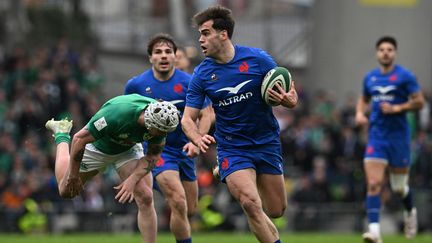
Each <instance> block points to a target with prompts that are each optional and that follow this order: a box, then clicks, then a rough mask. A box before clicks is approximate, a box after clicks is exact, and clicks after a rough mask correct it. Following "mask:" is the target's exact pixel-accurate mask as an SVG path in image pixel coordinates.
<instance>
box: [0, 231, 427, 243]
mask: <svg viewBox="0 0 432 243" xmlns="http://www.w3.org/2000/svg"><path fill="white" fill-rule="evenodd" d="M281 240H282V242H285V243H287V242H292V243H312V242H313V243H315V242H317V243H347V242H349V243H350V242H362V240H361V234H335V233H292V234H290V233H284V234H282V235H281ZM383 240H384V242H391V243H399V242H400V243H402V242H410V243H417V242H418V243H426V242H428V243H430V242H432V234H420V235H419V236H417V238H415V239H413V240H410V241H407V240H406V239H405V238H404V237H403V236H402V235H384V237H383ZM0 242H5V243H35V242H37V243H118V242H120V243H137V242H140V237H139V235H137V234H107V233H100V234H65V235H49V234H39V235H18V234H14V235H8V234H0ZM157 242H158V243H173V242H175V240H174V238H173V236H172V235H171V234H169V233H159V234H158V241H157ZM193 242H194V243H230V242H233V243H250V242H258V241H257V240H256V239H255V237H254V236H253V235H252V234H246V233H238V234H237V233H194V234H193Z"/></svg>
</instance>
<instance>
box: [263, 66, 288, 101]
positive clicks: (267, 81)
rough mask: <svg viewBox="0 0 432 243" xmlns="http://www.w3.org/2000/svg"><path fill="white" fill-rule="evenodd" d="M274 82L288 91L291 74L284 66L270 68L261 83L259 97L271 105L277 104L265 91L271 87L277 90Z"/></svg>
mask: <svg viewBox="0 0 432 243" xmlns="http://www.w3.org/2000/svg"><path fill="white" fill-rule="evenodd" d="M276 83H279V85H280V86H281V87H282V88H283V89H284V90H285V92H288V91H289V90H290V88H291V74H290V72H289V71H288V69H286V68H284V67H276V68H273V69H272V70H270V71H269V72H268V73H267V74H266V76H265V77H264V79H263V80H262V83H261V97H262V99H263V100H264V102H265V103H267V104H268V105H271V106H276V105H277V104H276V103H275V102H273V101H271V100H270V99H269V94H268V93H267V90H268V89H273V90H274V91H276V92H279V91H278V89H277V87H276V86H275V85H276Z"/></svg>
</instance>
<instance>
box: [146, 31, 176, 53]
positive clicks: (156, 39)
mask: <svg viewBox="0 0 432 243" xmlns="http://www.w3.org/2000/svg"><path fill="white" fill-rule="evenodd" d="M159 43H166V44H167V45H168V46H171V47H172V48H173V49H174V53H176V51H177V45H176V43H175V42H174V39H173V38H172V37H171V36H170V35H169V34H166V33H159V34H156V35H154V36H153V37H152V38H150V40H149V42H148V44H147V54H148V55H149V56H151V55H152V53H153V47H154V46H155V45H156V44H159Z"/></svg>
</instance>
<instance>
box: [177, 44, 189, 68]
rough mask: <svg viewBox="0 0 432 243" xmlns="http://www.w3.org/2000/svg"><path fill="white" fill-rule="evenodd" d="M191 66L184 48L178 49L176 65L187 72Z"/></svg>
mask: <svg viewBox="0 0 432 243" xmlns="http://www.w3.org/2000/svg"><path fill="white" fill-rule="evenodd" d="M189 66H190V60H189V58H188V57H187V56H186V53H185V52H184V51H183V50H180V49H177V52H176V61H175V67H176V68H178V69H180V70H182V71H185V72H187V71H188V69H189Z"/></svg>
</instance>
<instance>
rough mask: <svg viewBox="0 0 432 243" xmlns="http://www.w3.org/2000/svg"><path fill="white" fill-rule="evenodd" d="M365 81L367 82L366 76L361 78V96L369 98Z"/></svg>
mask: <svg viewBox="0 0 432 243" xmlns="http://www.w3.org/2000/svg"><path fill="white" fill-rule="evenodd" d="M367 80H368V76H367V75H366V76H365V77H364V78H363V96H364V97H370V96H371V95H370V93H369V90H368V87H367Z"/></svg>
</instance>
